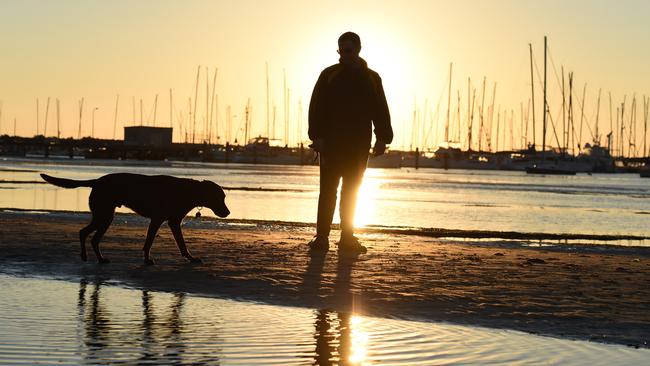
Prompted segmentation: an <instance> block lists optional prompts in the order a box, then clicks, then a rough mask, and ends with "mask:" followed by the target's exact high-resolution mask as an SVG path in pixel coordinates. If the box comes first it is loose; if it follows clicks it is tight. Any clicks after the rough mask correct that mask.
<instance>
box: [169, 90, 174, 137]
mask: <svg viewBox="0 0 650 366" xmlns="http://www.w3.org/2000/svg"><path fill="white" fill-rule="evenodd" d="M173 105H174V98H173V95H172V88H169V127H172V128H173V127H174V126H173V122H172V121H173V119H174V116H173V110H172V109H173Z"/></svg>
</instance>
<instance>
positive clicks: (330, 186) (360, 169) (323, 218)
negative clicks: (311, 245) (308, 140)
mask: <svg viewBox="0 0 650 366" xmlns="http://www.w3.org/2000/svg"><path fill="white" fill-rule="evenodd" d="M367 164H368V152H367V151H362V152H357V153H353V154H341V153H338V154H321V155H320V195H319V196H318V220H317V224H316V235H318V236H323V237H327V236H329V233H330V227H331V226H332V218H333V217H334V209H335V208H336V192H337V191H338V188H339V181H340V180H342V181H343V183H342V186H341V203H340V205H339V214H340V216H341V237H346V236H351V235H353V234H354V212H355V208H356V204H357V193H358V191H359V186H360V185H361V181H362V180H363V173H364V172H365V171H366V165H367Z"/></svg>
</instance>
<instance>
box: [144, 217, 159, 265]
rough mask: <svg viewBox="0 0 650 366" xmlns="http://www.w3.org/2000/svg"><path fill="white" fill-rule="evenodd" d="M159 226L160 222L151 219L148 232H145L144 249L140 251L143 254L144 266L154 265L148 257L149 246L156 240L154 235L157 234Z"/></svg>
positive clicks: (149, 252)
mask: <svg viewBox="0 0 650 366" xmlns="http://www.w3.org/2000/svg"><path fill="white" fill-rule="evenodd" d="M160 225H162V221H160V220H158V219H151V222H150V223H149V230H147V239H145V241H144V248H142V251H143V252H144V263H145V264H150V265H151V264H154V261H153V259H151V256H150V254H151V246H152V245H153V240H154V239H155V238H156V233H157V232H158V228H160Z"/></svg>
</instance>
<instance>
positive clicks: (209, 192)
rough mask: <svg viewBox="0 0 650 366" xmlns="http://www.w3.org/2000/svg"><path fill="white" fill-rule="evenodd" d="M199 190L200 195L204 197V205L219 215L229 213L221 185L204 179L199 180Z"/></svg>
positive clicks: (222, 215) (223, 215) (224, 215)
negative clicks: (200, 191)
mask: <svg viewBox="0 0 650 366" xmlns="http://www.w3.org/2000/svg"><path fill="white" fill-rule="evenodd" d="M201 190H202V196H203V197H204V198H205V207H208V208H209V209H211V210H212V212H214V214H215V215H217V216H219V217H226V216H228V215H230V210H228V207H227V206H226V194H225V193H224V191H223V189H222V188H221V186H219V185H218V184H216V183H214V182H211V181H209V180H204V181H202V182H201Z"/></svg>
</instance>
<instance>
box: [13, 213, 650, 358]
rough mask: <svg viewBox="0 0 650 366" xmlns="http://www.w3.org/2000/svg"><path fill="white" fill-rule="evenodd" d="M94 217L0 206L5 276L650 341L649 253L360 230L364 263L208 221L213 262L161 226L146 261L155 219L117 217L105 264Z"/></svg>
mask: <svg viewBox="0 0 650 366" xmlns="http://www.w3.org/2000/svg"><path fill="white" fill-rule="evenodd" d="M88 217H89V215H88V214H85V213H81V214H65V215H60V214H55V215H47V214H38V213H29V212H0V225H1V226H0V227H2V229H1V230H0V271H1V272H4V273H14V274H24V275H30V276H31V275H41V276H47V277H53V278H71V277H72V278H80V277H83V278H89V279H97V278H101V279H102V280H104V281H116V282H121V283H123V284H126V285H127V286H133V287H137V288H145V289H152V290H162V291H182V292H188V293H195V294H202V295H208V296H218V297H228V298H235V299H244V300H253V301H260V302H265V303H270V304H280V305H295V306H305V307H311V308H316V309H332V310H337V311H354V312H356V313H360V314H365V315H377V316H384V317H395V318H402V319H418V320H430V321H449V322H453V323H460V324H470V325H478V326H487V327H495V328H506V329H515V330H521V331H526V332H530V333H535V334H543V335H552V336H559V337H565V338H573V339H586V340H594V341H602V342H609V343H618V344H625V345H631V346H640V347H648V341H649V339H650V312H649V311H648V310H649V309H650V249H648V248H617V249H616V250H608V249H607V248H606V247H591V248H587V247H585V248H581V247H579V246H578V247H572V248H570V249H563V250H549V249H538V248H525V247H518V246H513V245H509V244H507V243H503V244H499V243H483V244H480V243H478V244H477V243H471V244H470V243H465V242H462V241H449V240H445V239H444V238H434V237H422V236H416V235H399V234H362V235H360V236H361V239H362V241H363V242H364V243H365V244H366V245H367V246H368V247H369V251H368V253H367V254H365V255H362V256H360V257H358V258H356V259H354V258H342V257H339V255H338V254H337V252H336V250H335V249H336V247H335V245H334V242H333V240H332V245H331V249H330V252H329V253H328V254H327V255H326V256H310V255H309V254H308V252H307V250H306V242H307V241H308V240H309V239H310V237H311V234H310V230H309V229H301V230H299V229H297V228H293V227H282V226H272V225H226V226H225V227H224V225H216V222H211V221H209V220H207V221H206V223H207V224H206V225H202V226H207V227H206V228H193V227H185V228H184V229H183V230H184V234H185V238H186V241H187V242H188V247H189V248H190V250H191V251H192V252H193V254H194V255H195V256H199V257H201V258H202V259H203V260H204V263H203V264H200V265H192V264H189V263H186V262H185V261H184V260H183V259H182V258H181V257H180V255H179V254H178V250H177V248H176V245H175V244H174V241H173V238H172V235H171V232H170V230H169V228H167V227H166V226H163V228H161V230H160V232H159V235H158V237H157V238H156V241H155V243H154V247H153V251H152V253H153V256H154V259H155V260H156V262H157V264H156V265H155V266H145V265H144V264H142V260H141V247H142V244H143V242H144V237H145V233H146V226H147V222H146V221H145V220H142V219H140V218H137V217H135V216H133V215H122V214H118V215H117V216H116V218H115V221H114V223H113V225H112V226H111V228H110V229H109V230H108V232H107V234H106V236H105V237H104V239H103V241H102V251H103V253H104V254H105V256H106V257H108V258H109V259H110V260H111V261H112V263H110V264H105V265H98V264H95V263H94V262H92V261H89V262H88V263H83V262H81V260H80V259H79V244H78V231H79V229H80V228H81V227H83V226H84V225H85V224H86V223H87V220H88ZM211 223H214V226H213V227H212V226H211ZM334 234H336V233H334ZM88 246H89V248H88V249H89V250H90V243H88ZM89 253H92V250H90V251H89ZM89 257H90V259H91V260H93V259H94V256H93V255H92V254H89Z"/></svg>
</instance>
